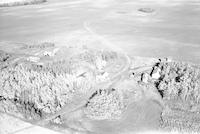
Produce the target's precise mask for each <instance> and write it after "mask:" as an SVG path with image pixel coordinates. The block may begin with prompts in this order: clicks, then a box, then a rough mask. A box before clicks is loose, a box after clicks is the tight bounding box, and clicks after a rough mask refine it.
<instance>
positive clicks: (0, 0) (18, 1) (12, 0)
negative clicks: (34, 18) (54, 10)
mask: <svg viewBox="0 0 200 134" xmlns="http://www.w3.org/2000/svg"><path fill="white" fill-rule="evenodd" d="M46 1H47V0H0V7H11V6H21V5H31V4H39V3H43V2H46Z"/></svg>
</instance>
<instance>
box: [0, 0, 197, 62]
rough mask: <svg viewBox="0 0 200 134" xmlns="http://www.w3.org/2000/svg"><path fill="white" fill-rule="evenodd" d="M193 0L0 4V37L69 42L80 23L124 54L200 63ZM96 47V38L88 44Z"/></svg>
mask: <svg viewBox="0 0 200 134" xmlns="http://www.w3.org/2000/svg"><path fill="white" fill-rule="evenodd" d="M199 6H200V3H199V1H198V0H190V1H189V0H172V1H166V0H161V1H160V0H159V1H158V0H157V1H156V0H151V1H147V0H136V1H131V0H107V1H105V0H103V1H102V0H95V1H92V0H75V1H72V0H66V1H61V0H49V1H48V2H46V3H43V4H40V5H29V6H19V7H8V8H0V22H1V25H0V41H14V42H40V41H57V42H61V43H62V44H66V45H67V44H68V37H69V36H71V34H74V33H76V32H79V33H82V34H87V32H85V31H87V30H86V29H85V28H84V23H85V22H86V21H87V22H90V29H92V30H93V31H95V32H96V33H97V34H98V35H101V36H103V37H104V38H105V39H106V40H109V41H110V42H112V44H114V46H117V47H119V48H121V49H122V50H125V51H126V52H127V53H128V54H129V55H138V56H146V57H165V56H166V57H170V56H171V57H173V58H175V59H178V60H184V61H190V62H195V63H198V64H199V63H200V54H199V51H200V45H199V43H200V39H199V34H200V32H199V28H200V27H199V25H200V24H199V22H200V20H199V18H200V17H198V16H200V12H199ZM93 45H94V47H96V46H95V45H96V44H93Z"/></svg>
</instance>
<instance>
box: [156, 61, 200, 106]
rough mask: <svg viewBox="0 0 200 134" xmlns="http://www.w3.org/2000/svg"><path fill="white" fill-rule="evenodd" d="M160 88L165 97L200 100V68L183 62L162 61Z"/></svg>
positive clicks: (192, 100)
mask: <svg viewBox="0 0 200 134" xmlns="http://www.w3.org/2000/svg"><path fill="white" fill-rule="evenodd" d="M159 66H160V68H161V70H162V72H161V78H160V81H159V82H158V83H157V86H158V89H159V90H160V91H161V92H162V93H163V96H164V97H165V98H170V97H180V98H181V99H182V100H184V101H189V102H191V103H199V102H200V68H198V67H196V66H193V65H190V64H186V63H181V62H170V63H161V64H160V65H159Z"/></svg>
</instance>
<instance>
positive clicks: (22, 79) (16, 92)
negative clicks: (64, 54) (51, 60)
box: [0, 64, 92, 113]
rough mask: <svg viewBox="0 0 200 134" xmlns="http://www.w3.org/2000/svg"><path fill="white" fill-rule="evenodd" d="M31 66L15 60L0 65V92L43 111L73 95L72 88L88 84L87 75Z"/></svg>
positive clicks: (53, 109) (81, 88)
mask: <svg viewBox="0 0 200 134" xmlns="http://www.w3.org/2000/svg"><path fill="white" fill-rule="evenodd" d="M31 68H32V67H31V66H30V65H29V66H25V65H24V64H18V65H16V66H14V67H8V68H4V69H1V72H0V89H1V90H0V96H1V97H2V98H4V99H8V100H13V101H15V102H16V103H20V104H23V105H24V106H27V105H30V104H31V105H32V107H34V108H35V109H37V110H41V111H42V112H44V113H54V112H56V111H57V110H59V109H60V108H61V107H62V106H64V105H65V104H66V103H68V102H69V101H70V100H71V99H72V97H73V95H74V92H81V91H84V90H89V88H91V84H90V83H92V82H91V80H89V79H79V78H76V77H75V76H74V75H71V74H66V73H62V74H57V73H56V72H54V71H52V72H51V71H45V70H42V69H41V70H37V69H35V70H33V69H31ZM36 70H37V71H36Z"/></svg>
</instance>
